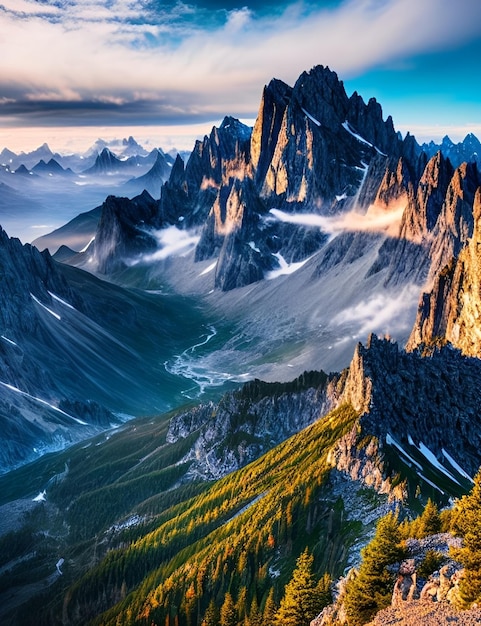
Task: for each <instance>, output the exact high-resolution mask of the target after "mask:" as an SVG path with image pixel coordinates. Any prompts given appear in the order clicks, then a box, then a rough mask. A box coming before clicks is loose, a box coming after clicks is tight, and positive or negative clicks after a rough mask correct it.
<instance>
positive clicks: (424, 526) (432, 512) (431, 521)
mask: <svg viewBox="0 0 481 626" xmlns="http://www.w3.org/2000/svg"><path fill="white" fill-rule="evenodd" d="M420 521H421V524H420V529H419V530H420V535H421V537H420V538H423V537H428V536H429V535H436V534H437V533H439V532H441V517H440V516H439V509H438V507H437V504H435V503H434V502H433V501H432V500H431V498H429V500H428V501H427V503H426V506H425V507H424V511H423V513H422V515H421V518H420Z"/></svg>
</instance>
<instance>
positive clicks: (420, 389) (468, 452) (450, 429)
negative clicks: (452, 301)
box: [23, 337, 481, 624]
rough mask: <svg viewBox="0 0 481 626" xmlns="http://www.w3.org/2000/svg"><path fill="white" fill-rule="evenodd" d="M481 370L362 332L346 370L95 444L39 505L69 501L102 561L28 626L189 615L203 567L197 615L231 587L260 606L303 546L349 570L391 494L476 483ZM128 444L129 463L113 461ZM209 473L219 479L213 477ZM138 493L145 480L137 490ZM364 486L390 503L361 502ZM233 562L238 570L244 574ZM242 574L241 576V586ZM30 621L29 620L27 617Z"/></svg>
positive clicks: (79, 532)
mask: <svg viewBox="0 0 481 626" xmlns="http://www.w3.org/2000/svg"><path fill="white" fill-rule="evenodd" d="M480 376H481V369H480V362H479V360H477V359H466V358H464V357H462V356H461V355H460V354H459V353H458V352H455V351H453V350H452V349H449V348H445V349H443V350H441V351H439V352H437V353H436V354H433V356H432V357H431V358H428V359H427V358H423V357H421V356H420V355H419V354H407V353H404V352H402V351H400V350H399V349H398V347H397V346H396V345H395V344H393V343H392V342H391V341H389V340H387V339H383V340H381V339H377V338H376V337H371V339H370V342H369V344H368V345H367V346H366V347H364V346H361V345H360V346H359V347H358V349H357V350H356V353H355V354H354V357H353V360H352V363H351V365H350V367H349V368H347V369H346V370H345V371H344V372H342V373H340V374H336V375H331V376H330V377H327V376H326V375H323V374H322V373H321V374H319V373H317V374H316V373H310V374H305V375H304V376H303V377H301V378H300V379H298V380H296V381H293V382H291V383H289V384H284V385H282V384H277V385H276V384H270V385H266V384H265V383H261V382H260V381H253V382H251V383H248V384H246V385H245V386H244V387H243V388H241V389H239V390H238V391H235V392H232V393H230V394H228V395H226V396H225V397H224V398H223V399H222V400H221V402H220V403H217V404H206V405H204V406H201V407H198V408H195V409H192V410H191V411H188V412H182V413H179V414H177V415H175V416H174V417H173V418H172V419H171V421H170V425H169V427H168V428H167V424H165V422H163V425H162V424H161V423H160V422H153V421H151V420H149V422H146V423H144V424H141V423H139V424H138V431H139V432H138V434H137V435H136V434H135V430H134V428H137V427H135V426H134V425H131V426H128V427H127V430H126V431H125V432H124V433H119V434H117V435H113V436H112V437H111V438H110V440H109V441H105V442H104V443H103V444H102V447H101V448H100V449H99V448H97V447H95V448H94V449H93V451H91V452H88V450H89V449H88V448H87V450H84V451H81V450H77V451H74V453H73V457H72V459H73V460H72V463H71V467H70V469H69V471H68V472H66V473H65V472H64V475H62V476H59V478H58V480H56V481H52V483H51V484H50V486H49V487H48V488H47V491H46V497H47V501H49V500H51V502H52V504H55V506H61V507H64V506H66V511H67V514H68V515H69V516H70V517H69V519H70V520H71V521H70V523H71V524H72V527H73V529H74V532H75V536H76V537H77V540H80V539H81V540H82V541H83V542H84V543H83V546H84V547H83V549H84V550H85V549H86V546H87V545H88V544H89V538H92V541H94V540H95V546H94V545H93V544H92V545H91V548H89V549H91V550H97V553H96V554H97V557H99V556H100V557H101V558H100V561H99V563H98V564H97V565H95V566H94V567H93V568H91V569H90V568H89V570H88V572H87V573H86V575H85V576H82V577H80V578H79V579H78V581H77V582H76V583H75V584H74V585H73V586H72V587H71V588H70V589H69V590H66V593H65V595H64V593H63V592H60V593H59V595H58V596H57V597H56V600H55V601H54V602H50V603H49V605H48V607H47V609H46V612H44V611H43V610H42V611H40V612H37V613H36V615H35V619H36V620H37V623H40V624H42V623H44V622H45V623H48V621H49V620H52V619H53V618H54V615H55V611H60V612H62V611H63V613H62V614H63V616H64V619H65V617H66V616H68V623H70V624H76V623H85V622H86V621H89V620H93V622H92V623H103V624H110V623H112V624H115V623H116V621H118V620H119V619H122V618H125V617H126V615H127V613H128V615H129V620H130V622H131V623H139V624H143V623H144V622H145V619H146V618H148V619H149V620H151V621H152V620H157V621H165V614H166V613H165V612H166V611H170V610H171V609H172V607H176V608H175V611H176V612H177V613H178V614H179V616H184V615H185V613H184V612H185V611H188V608H187V607H186V606H185V605H184V604H183V603H182V602H181V601H180V598H184V597H186V594H187V591H188V589H189V588H190V586H191V585H192V584H194V586H195V582H193V581H195V580H198V579H199V578H198V577H199V576H201V572H204V574H205V572H208V573H209V575H208V579H209V580H210V581H211V583H210V584H209V585H203V586H202V588H201V590H200V588H198V587H195V589H197V593H196V603H195V604H194V605H193V606H192V609H191V611H192V613H194V614H198V615H201V614H203V612H204V611H205V610H206V607H207V605H208V602H209V598H211V597H212V596H213V595H216V597H217V594H219V597H221V598H223V594H224V593H225V591H226V589H227V588H228V589H230V590H231V592H232V593H233V594H234V595H235V597H237V594H238V593H240V589H241V587H242V586H246V587H247V591H248V597H249V598H250V599H252V597H253V596H252V594H253V591H252V590H253V589H256V593H258V594H259V596H258V602H259V604H263V602H264V601H265V597H266V595H267V592H268V590H269V588H270V586H274V587H275V588H276V589H277V590H278V593H280V591H281V589H282V587H283V584H285V582H286V581H287V579H288V576H289V573H290V571H291V569H292V559H293V556H295V555H296V554H297V552H298V550H299V551H300V550H303V549H304V547H305V546H306V545H309V546H310V547H311V549H312V551H313V553H314V554H315V555H316V559H318V567H319V568H320V571H324V570H322V567H324V568H326V569H327V570H328V571H330V572H331V573H332V574H333V575H335V576H337V575H339V574H340V573H341V572H342V571H343V569H344V567H345V566H346V563H348V562H350V563H351V562H352V561H350V559H351V557H349V558H348V555H349V554H350V552H348V551H347V548H348V546H350V545H354V543H355V542H356V540H357V541H359V538H360V537H361V536H362V537H364V540H365V538H366V536H369V534H370V532H372V527H373V522H374V521H375V519H376V517H377V516H378V515H379V513H380V511H381V510H384V511H386V510H389V506H386V496H388V495H389V497H391V498H393V497H394V498H395V499H396V498H400V497H401V496H402V497H403V498H404V502H405V505H406V506H408V505H409V503H410V502H411V503H415V502H416V499H417V497H418V492H419V489H418V486H419V487H420V492H421V493H422V494H424V496H425V497H426V496H427V495H430V496H433V497H436V496H437V497H439V498H440V499H441V501H444V500H445V499H447V498H448V497H449V496H450V495H453V494H456V495H459V494H460V493H463V492H464V491H466V490H467V489H468V488H469V485H470V484H471V483H470V480H469V478H468V477H467V476H468V474H467V473H466V472H469V473H470V472H471V471H472V470H473V468H474V467H475V465H476V463H477V462H479V452H478V450H479V447H478V444H477V440H476V436H479V419H478V417H477V408H476V402H477V399H476V394H475V393H466V390H471V391H472V390H473V389H476V388H477V385H478V384H479V378H480ZM458 382H460V383H461V384H458ZM447 383H448V384H447ZM449 383H450V384H449ZM436 396H437V398H438V400H436V402H433V398H436ZM438 401H439V405H438V404H437V402H438ZM349 403H353V404H355V405H356V407H357V410H355V409H354V408H353V407H352V406H350V405H349ZM335 406H337V407H338V408H337V409H336V410H334V411H332V408H333V407H335ZM439 408H441V409H442V410H441V411H439V410H438V409H439ZM266 409H267V410H266ZM419 416H422V417H423V420H420V419H419ZM434 416H435V419H433V417H434ZM306 424H310V425H308V426H307V428H305V430H303V431H301V432H299V433H298V434H296V435H294V436H293V437H292V438H291V439H289V440H288V441H286V442H285V443H282V444H280V445H279V446H278V447H276V448H273V449H272V450H271V451H270V452H268V453H267V454H266V455H265V456H262V457H260V456H259V455H260V454H261V452H262V451H263V449H265V445H266V443H268V438H269V433H271V434H272V435H273V436H274V437H277V435H278V433H279V432H281V431H282V436H285V435H287V434H288V433H289V432H290V431H291V432H296V431H297V429H298V428H299V427H300V426H301V425H306ZM153 433H155V436H154V437H153V436H152V434H153ZM476 433H478V434H477V435H476ZM266 435H267V438H266ZM475 435H476V436H475ZM136 437H138V438H139V441H138V443H137V439H136ZM127 441H130V444H129V451H130V454H129V458H130V457H131V458H130V460H129V462H128V463H126V460H125V459H122V457H121V456H120V457H119V456H118V452H117V450H118V449H122V446H124V445H125V443H126V442H127ZM110 448H111V449H112V451H116V454H115V457H114V458H115V462H114V465H113V473H111V474H108V475H104V478H103V479H102V480H101V481H100V483H99V478H98V473H99V472H100V473H101V472H102V467H103V463H104V462H105V460H106V459H108V458H109V456H108V455H109V452H108V450H109V449H110ZM137 448H138V451H137ZM97 450H98V451H97ZM443 450H444V452H443ZM134 451H135V452H134ZM87 454H88V455H90V456H91V457H92V458H91V460H90V463H91V464H92V466H91V467H90V468H89V464H88V463H86V461H85V456H86V455H87ZM97 457H100V459H102V462H101V463H100V464H99V462H98V460H97V461H96V460H95V459H96V458H97ZM255 459H258V460H255ZM252 461H254V462H252ZM249 462H251V463H250V464H249ZM169 464H172V467H171V469H170V470H169V472H167V470H168V468H169V467H170V465H169ZM120 465H121V466H122V471H120ZM174 465H175V467H176V469H175V472H174V469H173V466H174ZM57 466H58V467H60V468H61V467H62V459H59V460H58V462H57ZM159 471H161V472H164V473H163V474H161V475H162V476H163V477H164V480H165V483H163V484H164V485H165V488H166V489H169V490H170V491H169V503H168V504H167V503H165V502H164V495H165V494H162V493H159V492H158V490H159V483H158V479H155V476H156V472H159ZM212 471H214V474H213V473H212ZM216 471H218V472H219V473H220V474H223V475H224V476H225V477H224V478H223V479H222V480H219V481H216V482H214V483H212V482H210V481H211V479H212V478H213V477H214V476H215V472H216ZM229 472H231V473H230V474H229V475H227V474H228V473H229ZM123 473H125V475H124V474H123ZM220 474H217V477H219V475H220ZM86 477H89V481H91V482H92V484H93V485H94V487H93V488H89V487H88V481H87V480H86ZM199 477H202V478H203V479H204V480H205V479H206V478H207V482H204V483H203V484H204V486H203V487H202V486H198V487H197V488H198V489H200V495H199V496H198V497H195V496H194V497H191V493H192V491H189V489H188V485H189V484H192V483H191V481H192V479H193V478H195V479H199ZM143 478H144V481H143V482H142V479H143ZM43 480H45V478H43ZM112 481H113V482H112ZM131 481H134V482H133V483H131ZM152 481H154V482H152ZM172 481H174V484H172ZM38 484H41V483H39V482H38V480H37V481H36V486H37V485H38ZM132 484H135V485H138V486H137V488H135V489H134V490H133V491H132ZM74 485H79V486H80V488H79V493H76V490H75V489H72V487H73V486H74ZM363 486H364V487H365V486H369V487H371V488H374V490H375V491H377V492H383V493H384V494H386V496H385V497H384V499H383V498H382V497H379V498H378V497H377V496H374V495H373V493H371V495H369V494H368V493H366V492H365V491H364V492H363V489H362V487H363ZM140 487H141V488H140ZM97 489H98V490H99V491H97ZM110 489H112V490H113V493H115V494H116V497H115V500H114V502H115V503H116V504H115V506H113V507H112V510H109V508H108V507H106V506H102V507H101V511H99V514H98V515H97V516H94V517H92V516H91V515H87V516H86V514H85V509H86V508H88V507H89V506H94V503H95V502H97V503H98V502H99V497H100V496H102V497H101V499H100V502H104V501H105V500H107V501H108V500H109V498H110V496H109V493H110ZM183 489H186V491H185V492H184V491H183ZM440 490H442V491H444V494H442V493H441V491H440ZM154 493H155V494H156V495H155V496H154V495H153V494H154ZM184 493H185V495H182V494H184ZM102 494H103V495H102ZM120 494H124V495H123V497H119V495H120ZM177 494H178V495H177ZM415 496H416V497H415ZM144 499H145V500H144ZM96 506H98V504H97V505H96ZM393 506H396V505H395V504H394V505H393ZM116 515H117V516H119V517H116ZM193 520H195V522H193ZM282 520H284V523H283V522H282ZM286 520H291V521H287V522H286ZM361 520H362V523H361ZM333 527H334V528H335V529H336V530H335V531H333ZM174 528H175V532H174V531H173V529H174ZM354 528H355V531H354ZM349 529H350V530H349ZM104 531H106V532H104ZM99 533H100V535H99ZM99 536H101V537H103V539H102V541H101V542H99V541H98V540H97V538H98V537H99ZM112 548H114V549H112ZM228 548H229V549H228ZM104 554H105V556H103V555H104ZM219 555H220V556H219ZM222 555H223V556H222ZM254 557H255V558H254ZM239 559H241V560H242V562H243V563H244V562H245V567H243V568H240V569H239V568H238V567H237V563H238V562H239ZM321 564H322V565H321ZM71 567H73V568H77V567H78V564H75V562H72V564H71ZM75 571H76V572H78V573H81V570H77V569H75ZM221 571H224V573H225V575H224V577H219V572H221ZM237 571H239V572H240V573H242V572H248V574H247V575H246V576H243V577H240V578H238V576H237V574H235V572H237ZM216 572H217V573H216ZM256 572H258V573H256ZM229 581H230V582H229ZM228 582H229V586H228V587H227V584H228ZM121 588H123V589H124V592H125V593H122V592H121ZM124 595H125V598H124V599H122V598H123V596H124ZM43 607H46V604H45V602H44V603H43ZM109 607H112V608H111V609H110V610H108V612H106V613H102V614H101V615H99V612H101V611H102V612H103V611H106V610H107V609H108V608H109ZM196 611H197V613H195V612H196ZM199 611H200V612H201V613H199ZM28 614H29V615H32V613H31V612H29V613H28ZM42 614H43V615H42ZM26 615H27V612H24V613H23V617H24V619H25V622H24V624H28V623H30V622H29V621H28V619H27V618H26Z"/></svg>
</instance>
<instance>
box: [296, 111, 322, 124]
mask: <svg viewBox="0 0 481 626" xmlns="http://www.w3.org/2000/svg"><path fill="white" fill-rule="evenodd" d="M301 109H302V112H303V113H304V115H305V116H306V117H308V118H309V119H310V120H311V122H314V124H315V125H316V126H321V122H320V121H319V120H316V118H315V117H314V116H313V115H311V114H310V113H308V112H307V111H306V109H303V108H302V107H301Z"/></svg>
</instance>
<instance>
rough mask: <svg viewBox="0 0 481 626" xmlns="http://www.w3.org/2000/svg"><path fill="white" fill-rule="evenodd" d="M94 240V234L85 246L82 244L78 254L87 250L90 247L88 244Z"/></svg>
mask: <svg viewBox="0 0 481 626" xmlns="http://www.w3.org/2000/svg"><path fill="white" fill-rule="evenodd" d="M94 241H95V235H94V236H93V237H92V239H91V240H90V241H89V242H88V244H87V245H86V246H84V247H83V248H82V250H80V251H79V252H80V254H81V253H82V252H87V250H88V249H89V248H90V245H91V244H92V243H93V242H94Z"/></svg>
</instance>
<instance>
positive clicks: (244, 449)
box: [167, 372, 332, 480]
mask: <svg viewBox="0 0 481 626" xmlns="http://www.w3.org/2000/svg"><path fill="white" fill-rule="evenodd" d="M327 380H328V377H327V376H326V375H325V374H324V373H323V372H310V373H305V374H303V375H302V376H300V377H299V378H298V379H296V380H295V381H293V382H291V383H284V384H281V383H264V382H261V381H259V380H254V381H252V382H250V383H247V384H246V385H244V386H243V387H242V389H241V390H239V391H235V392H232V393H229V394H226V395H225V396H224V397H223V398H222V400H221V401H220V402H219V403H218V404H213V403H209V404H206V405H200V406H199V407H197V408H195V409H192V410H190V411H187V412H185V413H181V414H179V415H176V416H175V417H174V418H172V420H171V422H170V427H169V432H168V434H167V441H168V442H169V443H174V442H175V441H178V440H179V439H181V438H182V439H185V438H186V437H188V436H190V435H192V434H194V433H197V436H196V440H195V443H194V445H193V446H192V448H191V450H190V451H189V452H188V453H187V455H186V456H185V458H184V459H183V460H184V461H185V462H190V463H191V465H190V469H189V473H188V478H189V480H190V479H192V478H199V477H200V478H202V479H204V480H212V479H217V478H221V477H222V476H225V475H226V474H228V473H229V472H232V471H234V470H236V469H238V468H239V467H242V466H244V465H246V464H247V463H249V462H250V461H252V460H254V459H256V458H258V457H259V456H260V455H261V454H262V453H263V452H265V451H267V450H269V449H270V448H272V447H273V446H275V445H276V444H278V443H280V442H281V441H284V440H285V439H287V438H288V437H289V436H290V435H293V434H294V433H296V432H299V431H300V430H302V429H303V428H305V427H306V426H308V425H309V424H311V423H312V422H314V421H315V420H316V419H317V418H318V417H319V416H320V415H324V414H325V413H327V412H328V411H329V410H330V408H332V402H331V398H330V397H329V396H328V394H327Z"/></svg>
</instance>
